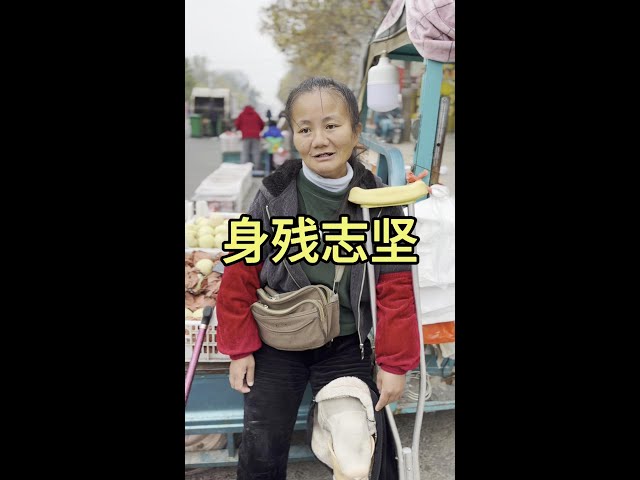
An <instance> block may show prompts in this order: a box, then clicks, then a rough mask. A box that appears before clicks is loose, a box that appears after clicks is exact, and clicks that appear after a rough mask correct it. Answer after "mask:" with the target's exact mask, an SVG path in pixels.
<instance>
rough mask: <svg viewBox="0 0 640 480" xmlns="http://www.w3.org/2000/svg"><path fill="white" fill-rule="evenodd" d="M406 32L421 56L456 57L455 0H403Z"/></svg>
mask: <svg viewBox="0 0 640 480" xmlns="http://www.w3.org/2000/svg"><path fill="white" fill-rule="evenodd" d="M406 1H407V5H406V7H407V33H408V34H409V38H410V39H411V42H412V43H413V45H414V46H415V47H416V50H418V53H420V55H422V56H423V57H424V58H428V59H430V60H436V61H438V62H443V63H450V62H455V61H456V11H455V8H456V2H455V0H406Z"/></svg>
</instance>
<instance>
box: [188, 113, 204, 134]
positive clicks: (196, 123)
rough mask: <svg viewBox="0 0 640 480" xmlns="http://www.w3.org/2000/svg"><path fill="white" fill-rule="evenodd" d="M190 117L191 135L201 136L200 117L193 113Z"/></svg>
mask: <svg viewBox="0 0 640 480" xmlns="http://www.w3.org/2000/svg"><path fill="white" fill-rule="evenodd" d="M189 118H190V119H191V137H193V138H200V137H202V117H201V116H200V115H199V114H197V113H194V114H192V115H190V116H189Z"/></svg>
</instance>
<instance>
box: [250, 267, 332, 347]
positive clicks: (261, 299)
mask: <svg viewBox="0 0 640 480" xmlns="http://www.w3.org/2000/svg"><path fill="white" fill-rule="evenodd" d="M335 269H336V273H335V277H334V279H333V290H331V289H330V288H328V287H325V286H324V285H308V286H306V287H303V288H301V289H300V290H296V291H294V292H287V293H277V292H276V291H275V290H273V289H272V288H270V287H269V286H265V287H264V288H259V289H258V290H257V294H258V301H257V302H255V303H253V304H252V305H251V313H253V318H255V320H256V323H257V324H258V330H259V332H260V338H261V339H262V341H263V342H264V343H266V344H267V345H269V346H270V347H273V348H277V349H278V350H291V351H301V350H310V349H312V348H318V347H321V346H323V345H326V344H327V343H329V342H330V341H331V340H333V339H334V338H335V337H337V336H338V335H339V334H340V303H339V301H338V293H337V292H338V289H337V287H336V286H337V284H338V283H339V282H340V279H341V278H342V273H343V271H344V265H336V266H335Z"/></svg>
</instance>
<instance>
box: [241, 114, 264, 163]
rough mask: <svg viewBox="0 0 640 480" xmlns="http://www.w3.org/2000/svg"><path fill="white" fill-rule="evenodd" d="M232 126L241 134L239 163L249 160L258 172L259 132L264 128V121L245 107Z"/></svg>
mask: <svg viewBox="0 0 640 480" xmlns="http://www.w3.org/2000/svg"><path fill="white" fill-rule="evenodd" d="M234 124H235V126H236V128H237V129H238V130H240V131H241V132H242V152H241V153H240V163H247V162H248V161H249V158H251V161H252V162H253V165H255V167H256V170H260V169H261V168H260V132H261V131H262V129H263V128H264V121H263V120H262V118H260V115H258V113H257V112H256V111H255V110H254V108H253V107H252V106H251V105H247V106H245V107H244V110H242V112H241V113H240V115H238V118H236V121H235V122H234Z"/></svg>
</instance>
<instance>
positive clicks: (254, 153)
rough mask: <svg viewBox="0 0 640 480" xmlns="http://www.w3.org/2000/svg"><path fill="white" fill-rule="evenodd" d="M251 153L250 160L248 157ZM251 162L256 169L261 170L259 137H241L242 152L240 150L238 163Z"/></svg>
mask: <svg viewBox="0 0 640 480" xmlns="http://www.w3.org/2000/svg"><path fill="white" fill-rule="evenodd" d="M249 155H251V160H250V159H249ZM249 161H251V162H253V165H254V166H255V168H256V169H257V170H262V168H263V166H262V165H260V139H259V138H243V139H242V152H240V163H247V162H249Z"/></svg>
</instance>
